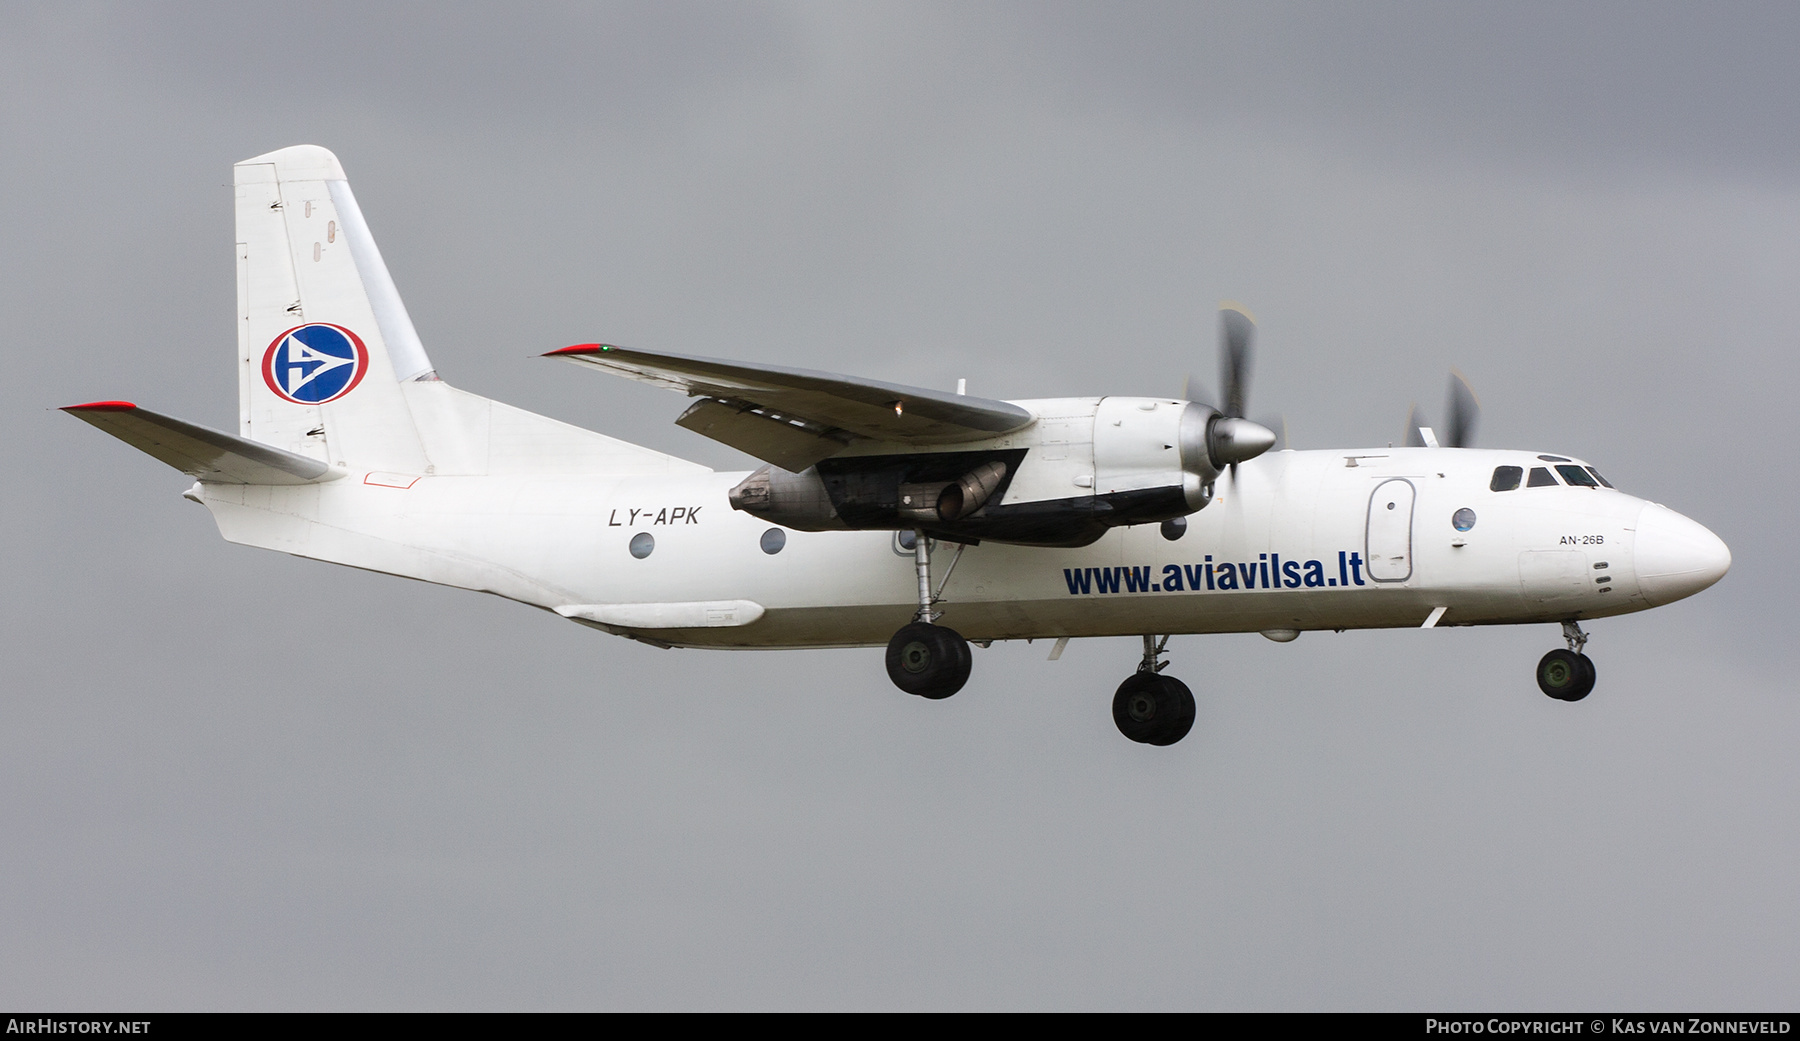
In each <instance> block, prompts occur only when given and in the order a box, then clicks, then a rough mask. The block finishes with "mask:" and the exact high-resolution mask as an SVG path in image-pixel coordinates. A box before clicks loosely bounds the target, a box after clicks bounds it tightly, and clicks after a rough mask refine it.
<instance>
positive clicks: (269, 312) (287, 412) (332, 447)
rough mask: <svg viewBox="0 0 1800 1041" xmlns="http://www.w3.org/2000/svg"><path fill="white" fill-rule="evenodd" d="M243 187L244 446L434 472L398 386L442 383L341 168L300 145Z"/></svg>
mask: <svg viewBox="0 0 1800 1041" xmlns="http://www.w3.org/2000/svg"><path fill="white" fill-rule="evenodd" d="M233 181H234V182H235V185H236V189H237V265H238V367H239V372H238V409H239V431H240V433H242V434H243V436H244V437H247V438H250V439H252V440H256V441H260V442H263V443H264V444H270V445H274V446H276V447H278V448H282V449H286V450H288V451H291V452H295V453H298V454H300V455H306V456H311V457H313V458H315V459H319V460H321V461H323V462H326V463H328V464H330V463H335V464H343V463H345V461H346V460H354V462H355V465H357V466H361V467H371V468H380V469H386V470H398V471H402V472H412V473H420V472H424V470H425V467H426V466H427V465H428V463H427V460H426V457H425V449H424V445H423V443H422V441H421V438H420V436H419V431H418V428H417V426H416V424H415V423H414V422H413V418H412V414H411V412H410V410H409V409H408V407H407V401H406V397H405V395H404V394H403V393H402V392H401V389H400V383H401V382H402V381H410V380H421V379H423V380H431V379H436V375H435V374H434V373H433V372H432V369H431V362H430V360H429V359H428V358H426V356H425V348H424V346H423V345H422V344H421V343H420V342H419V335H418V333H417V332H415V331H414V330H413V324H412V319H411V317H409V316H408V315H407V313H406V306H405V305H404V304H402V303H401V302H400V294H399V293H398V292H397V291H395V289H394V282H393V279H392V278H390V277H389V276H388V271H387V265H386V264H385V263H383V262H382V259H381V252H380V250H378V249H376V248H375V240H374V239H373V238H372V237H371V236H370V235H369V228H368V225H367V224H366V223H364V221H363V217H362V211H361V210H360V209H359V208H358V207H357V205H356V196H354V195H352V194H351V192H350V184H349V182H348V181H346V180H345V179H344V170H343V167H342V166H340V165H338V161H337V157H336V156H334V155H332V154H331V153H330V152H329V151H327V150H325V149H323V148H320V147H318V146H317V145H295V146H293V147H291V148H283V149H280V150H278V151H274V152H270V153H268V154H266V155H259V156H257V157H256V158H254V159H246V160H244V161H243V162H241V163H238V164H237V166H236V167H235V168H234V170H233Z"/></svg>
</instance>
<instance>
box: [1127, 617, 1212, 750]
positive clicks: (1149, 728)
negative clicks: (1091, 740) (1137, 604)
mask: <svg viewBox="0 0 1800 1041" xmlns="http://www.w3.org/2000/svg"><path fill="white" fill-rule="evenodd" d="M1168 646H1169V638H1168V637H1167V636H1163V637H1161V638H1160V639H1159V638H1157V637H1155V636H1149V635H1146V636H1145V637H1144V660H1143V662H1142V663H1141V664H1139V665H1138V671H1137V672H1135V673H1133V674H1132V675H1131V676H1129V677H1127V678H1126V680H1125V682H1124V683H1121V684H1119V690H1118V692H1117V693H1115V694H1114V695H1113V722H1114V723H1115V724H1117V725H1118V727H1119V733H1121V734H1124V735H1125V736H1126V737H1128V738H1131V739H1132V740H1133V741H1136V742H1139V743H1140V744H1146V745H1172V744H1174V743H1175V742H1177V741H1179V740H1181V739H1182V738H1184V737H1186V736H1187V732H1188V731H1189V730H1192V729H1193V727H1194V694H1193V692H1192V691H1190V690H1188V687H1187V684H1185V683H1183V682H1181V681H1180V680H1178V679H1176V678H1175V677H1173V676H1164V675H1162V670H1163V669H1165V668H1168V665H1169V663H1168V662H1166V661H1163V660H1162V656H1163V652H1164V651H1165V650H1166V649H1167V648H1168Z"/></svg>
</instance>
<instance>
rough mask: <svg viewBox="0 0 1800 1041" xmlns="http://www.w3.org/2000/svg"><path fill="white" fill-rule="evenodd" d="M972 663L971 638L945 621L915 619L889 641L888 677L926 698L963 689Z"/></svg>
mask: <svg viewBox="0 0 1800 1041" xmlns="http://www.w3.org/2000/svg"><path fill="white" fill-rule="evenodd" d="M972 664H973V661H972V659H971V658H970V655H969V641H967V640H965V639H963V638H962V636H960V635H959V634H958V633H957V632H956V630H954V629H950V628H947V627H945V626H942V625H932V624H931V623H929V622H913V623H912V624H910V625H906V626H903V627H901V629H900V631H899V632H897V633H895V634H894V638H893V639H891V640H889V641H888V646H887V673H888V679H891V680H893V681H894V686H896V687H899V688H900V689H901V690H903V691H906V692H907V693H908V694H917V695H918V696H920V697H922V698H932V699H933V700H935V699H938V698H947V697H949V696H950V695H952V694H954V693H956V692H957V691H959V690H961V689H962V688H963V684H965V683H967V682H969V667H970V665H972Z"/></svg>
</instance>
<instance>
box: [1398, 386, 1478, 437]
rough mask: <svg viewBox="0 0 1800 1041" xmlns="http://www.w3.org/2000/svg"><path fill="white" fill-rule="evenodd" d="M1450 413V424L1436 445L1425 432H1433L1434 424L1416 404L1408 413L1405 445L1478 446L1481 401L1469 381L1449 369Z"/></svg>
mask: <svg viewBox="0 0 1800 1041" xmlns="http://www.w3.org/2000/svg"><path fill="white" fill-rule="evenodd" d="M1448 410H1449V414H1450V422H1449V424H1448V425H1446V426H1445V427H1444V432H1443V436H1441V437H1439V436H1436V431H1433V440H1434V441H1435V443H1431V442H1427V441H1426V439H1425V431H1427V430H1432V426H1431V421H1430V420H1429V419H1426V418H1425V413H1424V412H1421V411H1420V410H1419V406H1418V405H1414V406H1413V407H1412V408H1411V409H1410V410H1408V411H1407V413H1406V444H1407V447H1409V448H1468V447H1470V446H1471V445H1473V444H1474V443H1475V423H1476V421H1477V420H1479V419H1480V418H1481V402H1480V401H1479V400H1477V399H1476V397H1475V390H1474V388H1472V387H1470V386H1469V380H1468V378H1467V377H1465V376H1464V375H1463V374H1462V373H1460V372H1457V371H1456V370H1455V369H1451V370H1450V393H1449V403H1448Z"/></svg>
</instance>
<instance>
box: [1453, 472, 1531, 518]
mask: <svg viewBox="0 0 1800 1041" xmlns="http://www.w3.org/2000/svg"><path fill="white" fill-rule="evenodd" d="M1515 469H1516V467H1515ZM1450 526H1451V527H1453V528H1455V529H1456V530H1457V531H1468V530H1469V529H1470V528H1473V527H1474V526H1475V511H1474V510H1471V509H1469V508H1468V507H1467V506H1464V507H1463V508H1462V509H1460V510H1457V511H1456V512H1455V513H1452V514H1451V515H1450Z"/></svg>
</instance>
